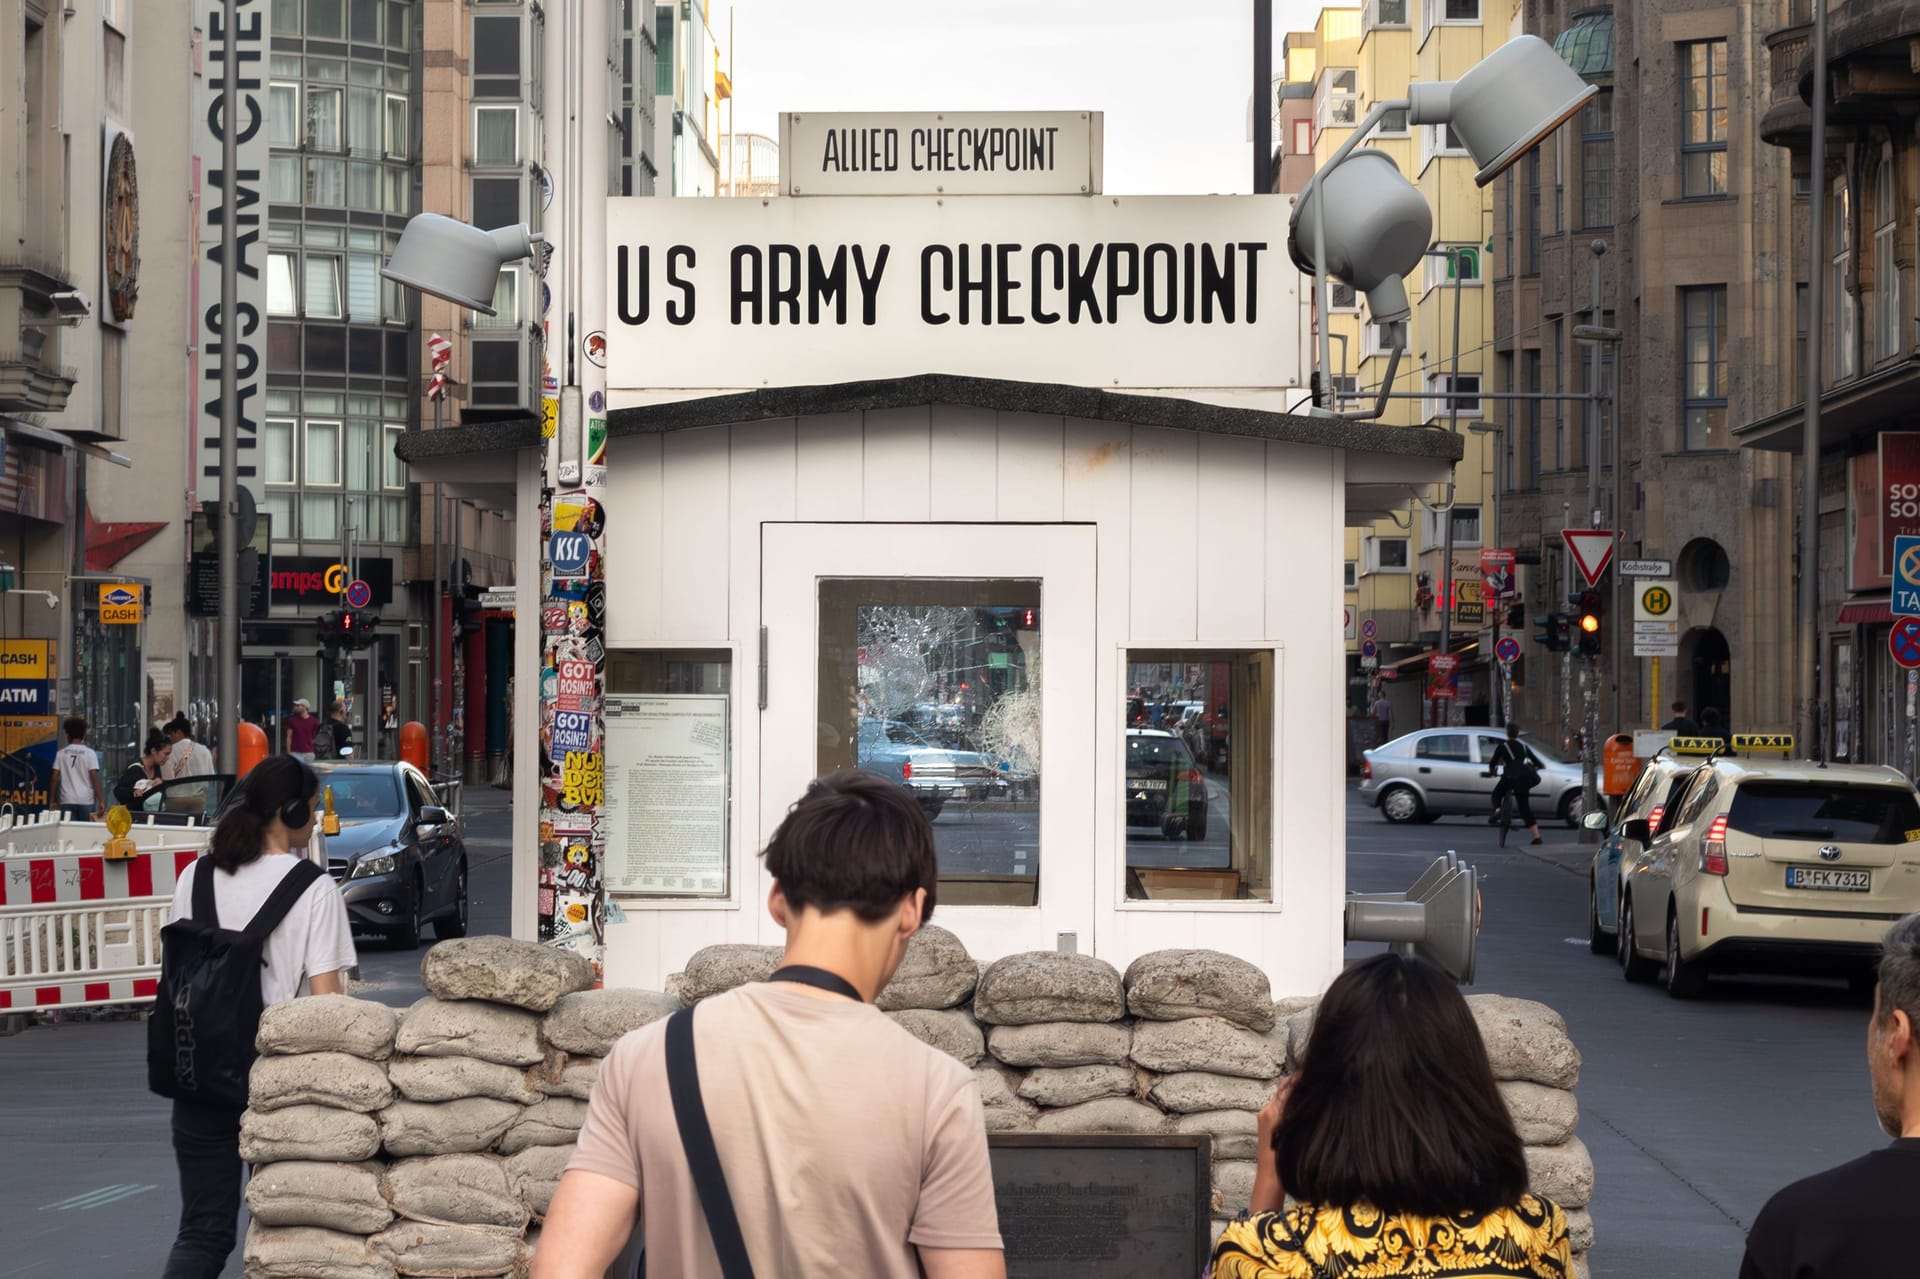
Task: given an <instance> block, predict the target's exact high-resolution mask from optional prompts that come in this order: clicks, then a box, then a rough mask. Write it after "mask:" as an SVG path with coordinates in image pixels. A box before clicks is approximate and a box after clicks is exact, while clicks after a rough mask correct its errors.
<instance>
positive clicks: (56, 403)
mask: <svg viewBox="0 0 1920 1279" xmlns="http://www.w3.org/2000/svg"><path fill="white" fill-rule="evenodd" d="M79 380H80V370H78V369H75V368H64V367H56V366H54V365H51V364H43V363H41V361H40V359H39V358H38V357H37V356H31V355H24V354H22V353H21V352H19V351H0V413H58V412H60V411H61V410H62V409H65V408H66V407H67V397H68V396H70V395H72V394H73V388H74V385H75V383H77V382H78V381H79Z"/></svg>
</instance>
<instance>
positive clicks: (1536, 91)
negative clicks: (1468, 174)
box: [1407, 36, 1600, 186]
mask: <svg viewBox="0 0 1920 1279" xmlns="http://www.w3.org/2000/svg"><path fill="white" fill-rule="evenodd" d="M1599 92H1600V88H1599V86H1598V85H1592V84H1588V83H1587V82H1586V81H1585V80H1582V79H1581V78H1580V74H1579V73H1578V72H1577V71H1575V70H1574V69H1573V68H1572V67H1570V66H1568V65H1567V64H1566V61H1565V60H1564V59H1562V58H1561V57H1560V55H1559V54H1557V53H1555V52H1554V51H1553V46H1552V45H1550V44H1548V43H1547V42H1546V41H1545V40H1542V39H1541V38H1540V37H1539V36H1515V37H1514V38H1513V39H1511V40H1509V41H1507V42H1506V43H1505V44H1503V45H1501V46H1500V47H1499V48H1498V49H1495V50H1494V51H1493V52H1492V53H1490V54H1488V55H1487V56H1486V57H1484V58H1482V59H1481V60H1480V61H1479V62H1478V63H1476V64H1475V65H1474V66H1473V67H1472V69H1470V70H1469V71H1468V72H1467V73H1466V74H1465V75H1463V76H1461V77H1460V78H1459V79H1458V80H1452V81H1437V82H1436V81H1428V82H1420V81H1416V82H1414V83H1413V84H1410V85H1408V86H1407V122H1408V123H1409V124H1416V125H1418V124H1450V125H1452V126H1453V131H1454V134H1455V135H1456V136H1457V137H1458V138H1459V139H1460V142H1461V145H1463V146H1465V147H1466V148H1467V152H1468V154H1470V155H1471V156H1473V159H1474V162H1475V163H1476V164H1478V165H1479V166H1480V171H1479V172H1478V173H1476V174H1474V175H1473V180H1474V181H1475V182H1476V183H1478V184H1479V185H1480V186H1485V185H1487V183H1489V182H1491V181H1493V180H1494V179H1495V178H1497V177H1499V176H1500V175H1501V174H1502V173H1505V172H1506V171H1507V170H1508V169H1509V168H1511V167H1512V166H1513V164H1514V162H1515V161H1517V160H1519V158H1520V157H1521V156H1523V155H1525V154H1526V153H1527V152H1529V151H1531V150H1533V148H1534V147H1536V146H1538V145H1539V144H1540V142H1541V140H1542V139H1544V138H1545V137H1546V136H1547V135H1548V134H1550V133H1552V132H1553V131H1554V130H1555V129H1557V128H1559V127H1560V126H1561V125H1562V124H1565V123H1566V122H1567V121H1568V120H1569V119H1571V118H1572V117H1573V114H1574V113H1575V112H1576V111H1578V110H1579V109H1580V108H1581V107H1583V106H1585V105H1586V104H1587V99H1589V98H1591V97H1593V96H1594V95H1595V94H1597V93H1599Z"/></svg>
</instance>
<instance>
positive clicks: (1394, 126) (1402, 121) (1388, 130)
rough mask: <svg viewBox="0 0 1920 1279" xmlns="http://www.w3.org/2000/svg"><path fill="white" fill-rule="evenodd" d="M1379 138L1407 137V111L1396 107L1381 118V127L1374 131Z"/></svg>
mask: <svg viewBox="0 0 1920 1279" xmlns="http://www.w3.org/2000/svg"><path fill="white" fill-rule="evenodd" d="M1374 133H1375V134H1376V135H1378V136H1385V137H1402V138H1404V137H1405V136H1406V135H1407V109H1406V108H1405V107H1395V108H1394V109H1393V110H1391V111H1389V112H1387V113H1386V114H1385V115H1383V116H1381V117H1380V127H1379V128H1377V129H1375V130H1374Z"/></svg>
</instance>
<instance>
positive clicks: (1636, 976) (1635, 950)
mask: <svg viewBox="0 0 1920 1279" xmlns="http://www.w3.org/2000/svg"><path fill="white" fill-rule="evenodd" d="M1620 912H1621V913H1620V972H1621V975H1622V976H1624V977H1625V978H1626V979H1627V980H1628V981H1630V982H1636V983H1638V982H1647V981H1652V980H1653V978H1654V974H1655V973H1658V972H1659V971H1660V965H1659V964H1658V963H1657V962H1655V961H1654V960H1651V959H1648V958H1647V957H1646V956H1644V955H1642V954H1641V953H1640V939H1639V937H1638V936H1636V935H1635V933H1634V929H1633V900H1632V899H1631V898H1629V899H1628V900H1627V902H1626V904H1625V905H1623V906H1622V907H1621V908H1620Z"/></svg>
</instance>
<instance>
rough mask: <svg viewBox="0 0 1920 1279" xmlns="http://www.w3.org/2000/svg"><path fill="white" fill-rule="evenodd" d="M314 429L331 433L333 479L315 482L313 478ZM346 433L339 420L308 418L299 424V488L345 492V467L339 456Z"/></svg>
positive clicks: (341, 457) (342, 459)
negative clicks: (320, 428)
mask: <svg viewBox="0 0 1920 1279" xmlns="http://www.w3.org/2000/svg"><path fill="white" fill-rule="evenodd" d="M315 427H322V428H326V429H330V430H332V432H333V479H332V481H331V482H329V481H327V480H316V479H314V478H313V458H314V441H313V432H314V428H315ZM345 436H346V431H345V429H344V427H343V426H342V423H341V420H340V419H339V418H310V419H306V420H303V421H302V422H301V424H300V480H301V483H300V488H302V489H323V490H325V491H326V492H328V493H339V492H344V491H345V490H346V466H345V460H344V458H343V456H342V454H341V449H342V448H343V447H344V446H345Z"/></svg>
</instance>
